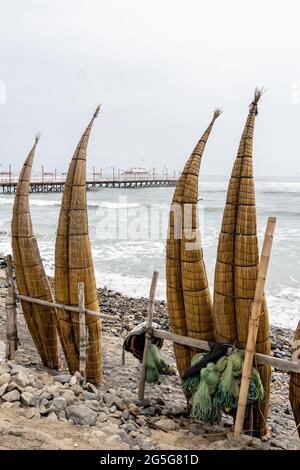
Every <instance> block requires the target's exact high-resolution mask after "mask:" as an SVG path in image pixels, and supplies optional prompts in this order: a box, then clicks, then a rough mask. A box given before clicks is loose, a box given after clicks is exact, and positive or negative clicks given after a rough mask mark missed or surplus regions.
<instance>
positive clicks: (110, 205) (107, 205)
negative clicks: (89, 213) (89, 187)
mask: <svg viewBox="0 0 300 470" xmlns="http://www.w3.org/2000/svg"><path fill="white" fill-rule="evenodd" d="M88 204H89V205H94V206H97V207H103V208H104V209H131V208H135V207H139V206H141V205H142V204H140V203H138V202H105V201H103V202H89V203H88Z"/></svg>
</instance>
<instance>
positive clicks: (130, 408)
mask: <svg viewBox="0 0 300 470" xmlns="http://www.w3.org/2000/svg"><path fill="white" fill-rule="evenodd" d="M128 411H129V413H132V414H138V412H139V408H138V406H136V405H135V404H134V403H129V405H128Z"/></svg>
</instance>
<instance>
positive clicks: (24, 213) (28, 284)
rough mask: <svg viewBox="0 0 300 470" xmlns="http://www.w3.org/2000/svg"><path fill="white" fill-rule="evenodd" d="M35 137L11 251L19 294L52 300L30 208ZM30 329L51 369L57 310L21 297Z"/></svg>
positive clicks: (54, 365) (20, 189)
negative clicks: (26, 300)
mask: <svg viewBox="0 0 300 470" xmlns="http://www.w3.org/2000/svg"><path fill="white" fill-rule="evenodd" d="M37 143H38V137H36V139H35V143H34V146H33V147H32V149H31V151H30V153H29V155H28V157H27V158H26V160H25V163H24V165H23V168H22V171H21V173H20V176H19V182H18V185H17V189H16V195H15V199H14V205H13V217H12V251H13V259H14V266H15V273H16V281H17V287H18V291H19V294H21V295H26V296H29V297H34V298H36V299H41V300H47V301H49V302H53V298H52V294H51V290H50V286H49V282H48V278H47V276H46V273H45V270H44V267H43V263H42V260H41V256H40V252H39V248H38V244H37V240H36V237H35V235H34V232H33V228H32V222H31V215H30V209H29V197H28V196H29V184H30V177H31V170H32V163H33V159H34V154H35V149H36V146H37ZM22 309H23V313H24V318H25V321H26V323H27V326H28V329H29V332H30V334H31V336H32V338H33V341H34V343H35V345H36V348H37V350H38V353H39V355H40V356H41V359H42V361H43V364H44V365H45V366H47V367H50V368H51V369H56V368H58V367H59V365H60V357H59V350H58V341H57V316H56V310H55V309H53V308H50V307H45V306H42V305H36V304H31V303H28V302H25V301H23V300H22Z"/></svg>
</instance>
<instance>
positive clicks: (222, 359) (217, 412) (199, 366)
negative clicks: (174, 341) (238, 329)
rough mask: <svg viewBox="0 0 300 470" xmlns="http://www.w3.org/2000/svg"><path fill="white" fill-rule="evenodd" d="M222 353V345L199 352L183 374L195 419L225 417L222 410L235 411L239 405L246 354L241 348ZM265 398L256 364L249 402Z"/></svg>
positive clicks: (217, 419) (210, 419)
mask: <svg viewBox="0 0 300 470" xmlns="http://www.w3.org/2000/svg"><path fill="white" fill-rule="evenodd" d="M226 349H227V348H226ZM223 353H224V350H223V351H222V348H221V347H220V345H216V348H215V349H214V348H212V350H211V352H210V353H209V354H205V353H199V354H197V355H196V356H194V357H193V359H192V361H191V367H190V368H189V369H187V371H186V372H185V374H184V378H183V384H182V386H183V390H184V392H185V394H186V395H187V396H188V397H189V399H190V403H191V416H192V417H193V418H194V419H195V420H196V421H201V422H209V423H213V422H218V421H220V420H221V418H222V411H225V412H226V413H232V412H233V413H234V411H235V410H236V408H237V405H238V397H239V391H240V383H241V378H242V370H243V354H242V352H241V351H236V352H233V353H232V354H230V355H229V356H227V355H222V354H223ZM264 399H265V392H264V387H263V385H262V382H261V379H260V375H259V372H258V371H257V369H256V368H255V367H253V368H252V371H251V380H250V387H249V393H248V404H249V405H250V404H257V403H262V402H263V401H264Z"/></svg>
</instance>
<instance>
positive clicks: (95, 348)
mask: <svg viewBox="0 0 300 470" xmlns="http://www.w3.org/2000/svg"><path fill="white" fill-rule="evenodd" d="M99 109H100V107H98V108H97V109H96V111H95V113H94V115H93V118H92V119H91V121H90V123H89V125H88V126H87V128H86V130H85V131H84V133H83V135H82V137H81V139H80V141H79V144H78V145H77V148H76V150H75V153H74V155H73V158H72V160H71V163H70V166H69V170H68V174H67V178H66V184H65V188H64V193H63V198H62V205H61V211H60V216H59V222H58V228H57V235H56V246H55V295H56V301H57V302H58V303H63V304H67V305H71V306H78V282H84V287H85V306H86V308H87V309H89V310H93V311H99V302H98V295H97V288H96V281H95V275H94V267H93V260H92V252H91V245H90V240H89V233H88V215H87V207H86V153H87V145H88V141H89V137H90V132H91V129H92V126H93V122H94V120H95V118H96V116H97V114H98V112H99ZM58 319H59V324H60V330H61V341H62V346H63V350H64V353H65V356H66V360H67V363H68V367H69V369H70V372H71V373H74V372H75V371H76V370H79V318H78V316H77V315H74V314H71V313H68V312H66V311H63V310H60V311H59V313H58ZM86 326H87V329H88V336H89V347H88V355H87V366H86V374H87V380H88V381H90V382H92V383H96V384H99V383H101V382H102V356H101V320H100V319H99V318H95V317H91V316H89V315H87V316H86Z"/></svg>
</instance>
